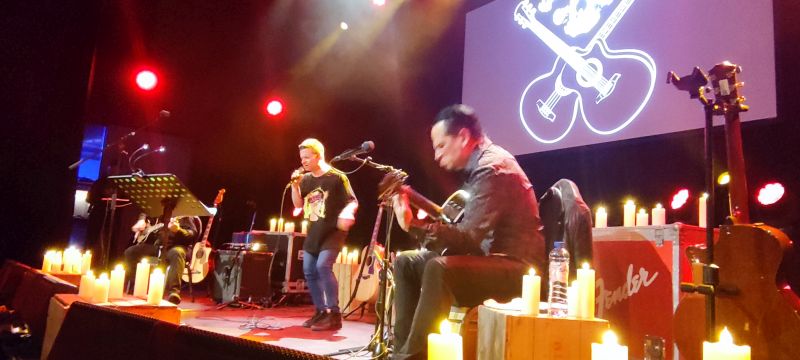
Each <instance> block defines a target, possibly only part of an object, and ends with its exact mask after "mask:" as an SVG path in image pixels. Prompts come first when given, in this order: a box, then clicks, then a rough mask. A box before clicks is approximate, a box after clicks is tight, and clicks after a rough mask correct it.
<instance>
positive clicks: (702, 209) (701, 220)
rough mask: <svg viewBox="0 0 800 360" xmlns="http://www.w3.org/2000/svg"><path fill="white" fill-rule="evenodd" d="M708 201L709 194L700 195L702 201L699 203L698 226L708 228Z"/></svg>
mask: <svg viewBox="0 0 800 360" xmlns="http://www.w3.org/2000/svg"><path fill="white" fill-rule="evenodd" d="M707 201H708V194H707V193H703V195H700V200H699V201H698V202H697V226H699V227H706V202H707Z"/></svg>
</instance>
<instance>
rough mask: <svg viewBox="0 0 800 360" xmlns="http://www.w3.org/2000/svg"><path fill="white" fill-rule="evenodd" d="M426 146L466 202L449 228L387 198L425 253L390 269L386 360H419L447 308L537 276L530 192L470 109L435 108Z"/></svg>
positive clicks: (508, 292)
mask: <svg viewBox="0 0 800 360" xmlns="http://www.w3.org/2000/svg"><path fill="white" fill-rule="evenodd" d="M431 140H432V142H433V150H434V153H435V160H436V162H437V163H438V164H439V166H440V167H442V168H444V169H445V170H449V171H459V172H462V173H463V174H464V175H465V177H466V182H465V183H464V187H463V189H464V190H466V191H467V192H468V193H469V194H470V197H469V202H468V203H467V205H466V207H465V213H464V217H463V220H462V221H461V222H459V223H456V224H444V223H433V222H423V221H420V220H417V219H416V218H414V217H413V216H412V213H411V207H410V204H409V200H408V196H407V195H404V194H403V192H402V191H401V192H400V193H399V194H398V195H395V197H394V198H393V202H394V210H395V213H396V214H397V218H398V221H399V222H400V225H401V227H402V228H403V229H404V230H406V231H409V232H410V233H411V234H412V235H415V234H416V235H417V237H419V238H420V239H423V240H424V241H423V245H424V246H425V248H427V250H426V249H422V250H412V251H405V252H402V253H400V254H399V255H398V256H397V260H396V261H395V263H394V280H395V285H396V289H395V291H396V298H395V310H396V311H397V316H396V319H397V320H396V323H395V328H394V329H395V334H394V335H395V336H394V340H395V342H394V344H395V346H394V354H393V356H392V358H393V359H425V357H426V354H425V352H426V351H427V336H428V333H433V332H438V325H439V323H441V321H442V320H443V319H446V318H447V315H448V313H449V311H450V307H451V306H452V305H458V306H464V307H473V306H477V305H479V304H481V303H482V302H483V301H484V300H486V299H489V298H494V299H497V300H498V301H508V300H511V299H512V298H514V297H519V296H520V294H521V292H522V275H524V274H525V273H527V271H528V269H529V268H530V267H531V266H534V267H535V268H536V270H537V271H538V272H542V271H544V270H545V269H544V267H543V266H544V264H545V258H544V255H545V254H544V239H543V237H542V235H541V233H540V220H539V209H538V205H537V202H536V195H535V194H534V191H533V187H532V185H531V183H530V181H529V180H528V177H527V176H526V175H525V173H524V172H523V171H522V169H521V168H520V166H519V164H518V163H517V161H516V160H515V159H514V157H513V156H512V155H511V154H509V153H508V152H507V151H506V150H504V149H503V148H501V147H500V146H497V145H495V144H493V143H492V142H491V141H490V140H489V138H488V137H486V136H485V135H484V133H483V131H482V129H481V126H480V123H479V122H478V118H477V117H476V116H475V114H474V111H473V110H472V109H471V108H470V107H468V106H466V105H453V106H450V107H447V108H445V109H443V110H442V111H441V112H439V114H438V115H437V117H436V119H435V121H434V125H433V127H432V128H431ZM445 249H446V250H445ZM440 254H443V255H444V256H441V255H440Z"/></svg>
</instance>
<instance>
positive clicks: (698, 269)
mask: <svg viewBox="0 0 800 360" xmlns="http://www.w3.org/2000/svg"><path fill="white" fill-rule="evenodd" d="M692 283H694V284H695V285H702V284H703V263H701V262H700V261H698V260H697V259H695V260H694V261H693V262H692Z"/></svg>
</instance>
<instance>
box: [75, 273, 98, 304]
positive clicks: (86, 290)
mask: <svg viewBox="0 0 800 360" xmlns="http://www.w3.org/2000/svg"><path fill="white" fill-rule="evenodd" d="M94 281H95V278H94V273H93V272H92V270H89V271H87V272H86V274H84V275H82V276H81V284H80V286H78V296H80V297H82V298H84V299H87V300H90V301H91V299H92V297H93V295H94Z"/></svg>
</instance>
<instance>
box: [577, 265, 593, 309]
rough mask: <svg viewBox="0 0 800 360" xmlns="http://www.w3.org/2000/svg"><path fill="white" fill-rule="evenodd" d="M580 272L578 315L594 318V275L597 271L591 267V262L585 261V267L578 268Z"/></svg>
mask: <svg viewBox="0 0 800 360" xmlns="http://www.w3.org/2000/svg"><path fill="white" fill-rule="evenodd" d="M577 273H578V284H579V287H578V317H581V318H584V319H594V305H595V304H594V303H595V297H594V291H595V288H594V287H595V285H594V280H595V279H594V277H595V273H594V270H592V269H591V268H590V267H589V263H583V267H582V268H579V269H578V270H577Z"/></svg>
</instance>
